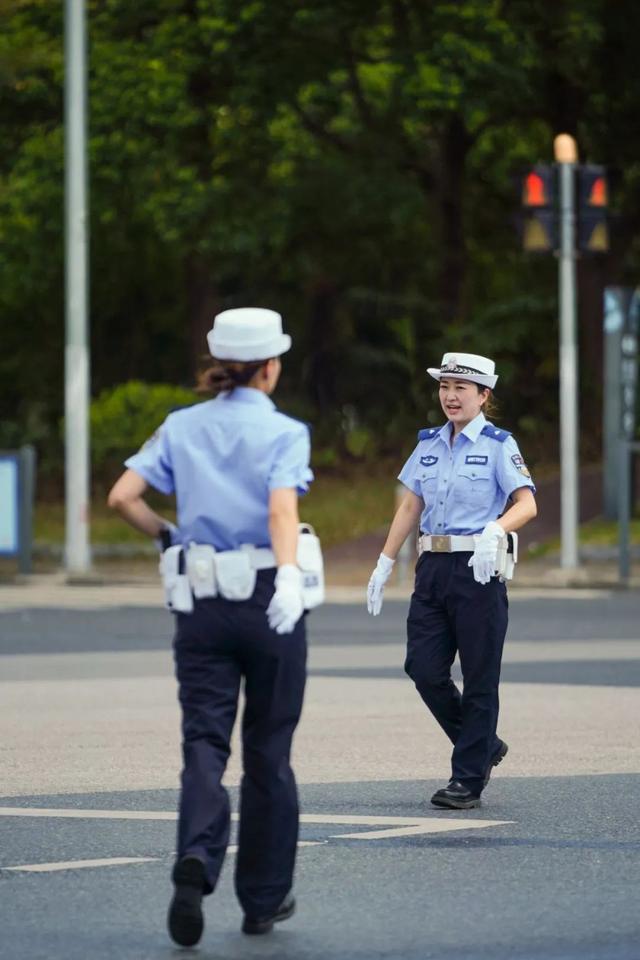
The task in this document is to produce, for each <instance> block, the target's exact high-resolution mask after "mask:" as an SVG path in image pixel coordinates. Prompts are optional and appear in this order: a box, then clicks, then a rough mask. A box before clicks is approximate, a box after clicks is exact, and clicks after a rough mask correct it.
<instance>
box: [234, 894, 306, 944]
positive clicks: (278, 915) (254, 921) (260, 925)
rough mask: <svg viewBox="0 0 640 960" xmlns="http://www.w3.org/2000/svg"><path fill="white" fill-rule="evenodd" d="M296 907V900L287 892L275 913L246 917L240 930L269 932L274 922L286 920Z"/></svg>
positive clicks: (245, 931)
mask: <svg viewBox="0 0 640 960" xmlns="http://www.w3.org/2000/svg"><path fill="white" fill-rule="evenodd" d="M295 909H296V901H295V900H294V898H293V896H292V895H291V894H290V893H288V894H287V896H286V897H285V898H284V900H283V901H282V903H281V904H280V906H279V907H278V909H277V910H276V912H275V913H272V914H271V916H270V917H247V916H245V918H244V920H243V922H242V932H243V933H250V934H260V933H269V931H270V930H273V925H274V923H281V922H282V920H288V919H289V917H291V916H293V914H294V913H295Z"/></svg>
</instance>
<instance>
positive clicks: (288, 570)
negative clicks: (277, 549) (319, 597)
mask: <svg viewBox="0 0 640 960" xmlns="http://www.w3.org/2000/svg"><path fill="white" fill-rule="evenodd" d="M275 583H276V592H275V593H274V595H273V596H272V598H271V603H270V604H269V606H268V607H267V620H268V621H269V626H270V627H271V629H272V630H275V631H276V633H291V632H292V630H293V628H294V627H295V625H296V623H297V622H298V620H299V619H300V617H301V616H302V614H303V613H304V602H303V599H302V570H300V568H299V567H296V566H295V564H293V563H284V564H283V565H282V566H281V567H278V572H277V573H276V581H275Z"/></svg>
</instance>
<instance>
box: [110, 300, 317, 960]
mask: <svg viewBox="0 0 640 960" xmlns="http://www.w3.org/2000/svg"><path fill="white" fill-rule="evenodd" d="M207 339H208V344H209V349H210V351H211V354H212V356H213V357H214V358H215V360H216V363H215V365H214V367H212V368H211V369H210V370H208V371H207V372H206V374H205V375H204V384H205V385H206V386H209V387H210V388H211V392H213V393H218V391H222V392H219V393H218V396H216V398H215V399H213V400H209V401H207V402H204V403H200V404H196V405H195V406H192V407H189V408H186V409H182V410H178V411H176V412H174V413H171V414H170V415H169V416H168V417H167V419H166V420H165V422H164V423H163V425H162V426H161V427H160V429H159V431H157V433H156V434H155V435H154V437H152V438H151V441H148V442H147V443H146V444H145V446H144V447H143V448H142V449H141V450H140V452H139V453H137V454H136V455H135V456H132V457H130V458H129V459H128V460H127V461H126V466H127V467H128V469H127V470H126V472H125V473H124V474H123V475H122V476H121V477H120V479H119V480H118V481H117V482H116V484H115V486H114V487H113V489H112V491H111V493H110V495H109V504H110V506H112V507H114V508H115V509H116V510H118V511H119V512H120V513H121V514H122V516H123V517H124V519H125V520H126V521H127V522H128V523H130V524H131V525H132V526H134V527H136V528H137V529H139V530H142V531H143V532H144V533H147V534H149V536H151V537H156V538H157V537H159V536H160V535H161V534H163V532H164V536H165V537H167V536H169V537H171V538H172V540H173V542H174V543H177V544H178V546H174V547H171V548H170V549H168V550H167V551H166V552H165V553H164V554H163V557H162V561H161V567H162V566H164V582H165V593H166V594H167V599H168V604H169V605H171V606H172V607H173V609H174V610H176V611H182V612H177V613H176V617H177V624H176V633H175V639H174V652H175V662H176V675H177V679H178V684H179V699H180V704H181V707H182V732H183V758H184V767H183V772H182V790H181V796H180V809H179V822H178V852H177V859H176V863H175V866H174V869H173V875H172V877H173V882H174V885H175V892H174V896H173V899H172V902H171V906H170V908H169V916H168V924H169V932H170V934H171V936H172V938H173V939H174V940H175V941H176V942H177V943H179V944H181V945H182V946H191V945H193V944H195V943H197V942H198V940H199V939H200V936H201V934H202V929H203V919H202V896H203V894H209V893H211V892H212V891H213V889H214V887H215V885H216V881H217V879H218V875H219V873H220V869H221V867H222V861H223V858H224V855H225V850H226V847H227V843H228V840H229V821H230V813H229V799H228V796H227V793H226V791H225V789H224V788H223V787H222V785H221V778H222V775H223V773H224V770H225V766H226V763H227V759H228V756H229V752H230V748H229V741H230V737H231V731H232V728H233V724H234V720H235V716H236V709H237V704H238V694H239V690H240V683H241V679H242V678H243V677H244V681H245V696H246V706H245V710H244V716H243V720H242V741H243V765H244V776H243V780H242V785H241V792H240V829H239V840H238V845H239V849H238V856H237V860H236V871H235V882H236V891H237V895H238V899H239V900H240V904H241V906H242V908H243V910H244V922H243V928H242V929H243V931H244V932H245V933H249V934H259V933H266V932H268V931H269V930H270V929H271V928H272V927H273V924H274V923H275V922H277V921H280V920H285V919H287V918H288V917H289V916H291V914H292V913H293V911H294V906H295V901H294V899H293V897H292V895H291V886H292V880H293V869H294V861H295V855H296V846H297V837H298V801H297V793H296V784H295V779H294V775H293V771H292V770H291V767H290V765H289V754H290V747H291V740H292V736H293V733H294V730H295V728H296V725H297V722H298V719H299V717H300V711H301V708H302V698H303V691H304V685H305V662H306V636H305V623H304V617H303V599H302V583H301V572H300V570H299V568H298V567H297V565H296V546H297V539H298V504H297V498H298V493H304V492H306V490H307V489H308V484H309V482H310V481H311V480H312V479H313V475H312V473H311V471H310V469H309V432H308V429H307V427H306V426H305V425H304V424H302V423H300V422H298V421H296V420H292V419H290V418H289V417H287V416H285V415H284V414H282V413H279V412H277V410H276V408H275V406H274V404H273V403H272V401H271V400H270V399H269V395H270V394H271V393H272V392H273V390H274V389H275V386H276V384H277V382H278V378H279V376H280V370H281V362H280V359H279V357H280V355H281V354H283V353H285V352H286V351H287V350H289V348H290V346H291V338H290V337H289V336H288V335H286V334H283V332H282V320H281V317H280V315H279V314H277V313H275V312H273V311H271V310H263V309H258V308H247V309H237V310H227V311H225V312H224V313H220V314H218V316H217V317H216V318H215V321H214V325H213V329H212V330H211V331H210V332H209V334H208V337H207ZM147 485H150V486H152V487H155V488H156V489H157V490H160V491H161V492H162V493H165V494H170V493H173V492H175V495H176V500H177V520H178V529H176V528H175V527H174V528H173V529H171V525H170V524H168V523H167V522H166V521H164V520H163V519H162V518H161V517H160V516H158V514H156V513H155V512H154V511H153V510H151V508H150V507H149V506H148V505H147V504H146V503H145V501H144V499H143V494H144V492H145V490H146V489H147ZM194 543H195V544H197V545H198V546H197V547H195V549H194V548H193V547H192V546H190V547H189V549H185V550H184V551H183V550H182V549H181V546H180V544H184V545H185V548H186V545H187V544H190V545H192V544H194ZM247 544H251V545H253V546H249V547H247V546H246V545H247ZM241 545H245V546H242V549H239V548H240V547H241ZM211 548H213V549H211ZM192 549H193V554H192ZM214 551H215V552H214ZM185 553H186V564H185ZM212 558H213V562H212ZM192 561H193V562H192ZM276 566H277V570H276ZM194 584H195V586H194ZM274 588H275V589H274ZM194 594H195V599H194ZM214 594H217V595H214ZM188 611H191V612H188Z"/></svg>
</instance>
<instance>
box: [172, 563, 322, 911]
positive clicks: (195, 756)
mask: <svg viewBox="0 0 640 960" xmlns="http://www.w3.org/2000/svg"><path fill="white" fill-rule="evenodd" d="M274 576H275V571H274V570H263V571H259V572H258V579H257V584H256V589H255V591H254V594H253V596H252V597H251V598H250V599H249V600H246V601H230V600H224V599H222V598H220V597H215V598H213V599H207V600H196V601H195V609H194V611H193V613H191V614H177V628H176V634H175V639H174V655H175V665H176V676H177V679H178V684H179V691H178V692H179V699H180V705H181V707H182V737H183V743H182V750H183V761H184V766H183V771H182V790H181V795H180V810H179V819H178V858H180V857H183V856H185V855H186V854H190V855H194V856H198V857H200V858H201V859H202V860H203V861H204V864H205V872H206V892H207V893H211V892H212V891H213V889H214V888H215V885H216V882H217V880H218V876H219V874H220V870H221V868H222V862H223V859H224V855H225V851H226V848H227V844H228V842H229V830H230V807H229V797H228V794H227V791H226V790H225V789H224V787H223V786H222V783H221V781H222V776H223V774H224V770H225V767H226V764H227V760H228V758H229V754H230V746H229V741H230V738H231V731H232V729H233V725H234V721H235V718H236V711H237V707H238V697H239V693H240V687H241V683H242V680H243V679H244V692H245V709H244V714H243V717H242V751H243V771H244V775H243V778H242V784H241V787H240V829H239V839H238V845H239V849H238V855H237V859H236V865H235V883H236V892H237V895H238V899H239V901H240V904H241V906H242V908H243V910H244V912H245V913H246V914H247V915H249V916H251V917H253V918H260V917H263V916H268V915H269V914H271V913H273V912H274V910H275V909H276V908H277V907H278V906H279V905H280V903H281V902H282V900H283V899H284V897H285V896H286V894H287V893H288V892H289V890H290V889H291V886H292V883H293V869H294V864H295V857H296V847H297V841H298V796H297V790H296V782H295V779H294V775H293V771H292V769H291V766H290V764H289V756H290V750H291V740H292V737H293V733H294V730H295V728H296V725H297V723H298V720H299V718H300V712H301V710H302V699H303V694H304V685H305V676H306V654H307V645H306V630H305V618H304V617H302V618H301V620H300V621H299V622H298V624H297V625H296V627H295V629H294V631H293V633H287V634H283V635H282V636H279V635H278V634H277V633H275V631H273V630H270V629H269V625H268V623H267V618H266V614H265V611H266V608H267V606H268V604H269V601H270V600H271V597H272V596H273V591H274V585H273V583H274Z"/></svg>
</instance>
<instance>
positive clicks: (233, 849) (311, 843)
mask: <svg viewBox="0 0 640 960" xmlns="http://www.w3.org/2000/svg"><path fill="white" fill-rule="evenodd" d="M324 843H328V841H327V840H299V841H298V846H299V847H320V846H322V844H324ZM237 852H238V846H237V844H235V843H234V844H230V845H229V846H228V847H227V854H234V853H237ZM163 859H165V858H164V857H108V858H105V859H103V860H60V861H59V862H58V863H25V864H21V865H20V866H15V867H0V870H13V871H16V872H22V873H55V872H56V871H57V870H86V869H87V868H88V867H93V868H95V867H124V866H129V864H131V863H154V862H156V861H158V860H163Z"/></svg>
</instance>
